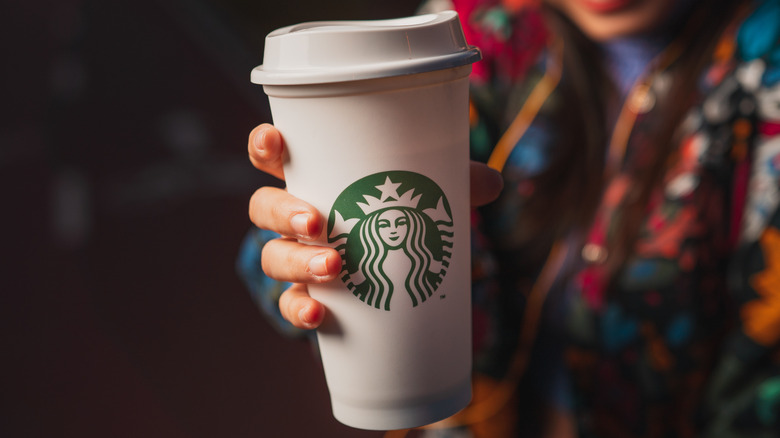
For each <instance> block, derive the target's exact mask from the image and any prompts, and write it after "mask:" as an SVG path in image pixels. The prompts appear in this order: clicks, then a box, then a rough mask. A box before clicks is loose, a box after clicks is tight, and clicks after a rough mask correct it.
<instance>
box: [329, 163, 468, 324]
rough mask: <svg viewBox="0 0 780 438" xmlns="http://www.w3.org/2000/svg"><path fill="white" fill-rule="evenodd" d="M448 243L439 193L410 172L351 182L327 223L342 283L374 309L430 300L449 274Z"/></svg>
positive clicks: (446, 212) (445, 208) (449, 226)
mask: <svg viewBox="0 0 780 438" xmlns="http://www.w3.org/2000/svg"><path fill="white" fill-rule="evenodd" d="M453 237H454V233H453V223H452V213H451V211H450V206H449V203H448V202H447V198H446V197H445V196H444V192H442V190H441V188H439V186H438V185H436V183H434V182H433V181H432V180H431V179H429V178H427V177H425V176H423V175H420V174H418V173H414V172H406V171H392V172H381V173H376V174H373V175H369V176H367V177H365V178H362V179H360V180H358V181H356V182H354V183H353V184H351V185H350V186H349V187H347V188H346V189H345V190H344V191H343V192H342V193H341V195H339V197H338V198H337V199H336V202H335V203H334V204H333V208H332V210H331V212H330V217H329V219H328V241H329V242H330V243H332V244H335V245H336V249H337V250H338V251H339V253H340V254H341V258H342V260H343V265H342V271H341V274H340V277H341V280H342V281H343V282H344V284H346V285H347V287H348V288H349V289H350V290H351V291H352V293H353V294H354V295H355V296H356V297H358V298H359V299H360V300H361V301H363V302H364V303H366V304H367V305H369V306H372V307H375V308H377V309H384V310H390V309H391V308H393V309H396V310H397V309H400V308H412V307H416V306H418V305H420V303H423V302H425V301H426V300H428V299H429V298H430V297H431V296H432V295H433V293H434V292H435V291H436V289H437V288H438V286H439V284H441V282H442V279H443V278H444V276H445V275H446V273H447V268H448V267H449V261H450V257H451V256H452V242H453Z"/></svg>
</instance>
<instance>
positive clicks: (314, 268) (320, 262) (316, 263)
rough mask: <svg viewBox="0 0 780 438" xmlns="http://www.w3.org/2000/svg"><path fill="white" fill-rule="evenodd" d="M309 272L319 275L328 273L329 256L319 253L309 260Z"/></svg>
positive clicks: (322, 275)
mask: <svg viewBox="0 0 780 438" xmlns="http://www.w3.org/2000/svg"><path fill="white" fill-rule="evenodd" d="M309 272H311V274H312V275H316V276H318V277H324V276H326V275H328V256H327V255H325V254H319V255H316V256H314V257H312V258H311V260H309Z"/></svg>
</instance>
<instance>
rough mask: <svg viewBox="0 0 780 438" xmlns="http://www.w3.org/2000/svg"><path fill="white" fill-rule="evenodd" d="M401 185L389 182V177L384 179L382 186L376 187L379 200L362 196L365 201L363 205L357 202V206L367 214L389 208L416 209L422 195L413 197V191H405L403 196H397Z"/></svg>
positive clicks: (369, 196)
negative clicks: (379, 193) (378, 192)
mask: <svg viewBox="0 0 780 438" xmlns="http://www.w3.org/2000/svg"><path fill="white" fill-rule="evenodd" d="M400 186H401V183H394V182H393V181H391V180H390V177H389V176H388V177H386V178H385V182H384V184H381V185H378V186H376V188H377V189H378V190H379V191H380V192H381V193H382V194H381V195H379V198H376V197H374V196H371V195H363V198H364V199H365V200H366V202H365V203H362V202H357V206H358V207H360V209H361V210H363V213H365V214H369V213H373V212H375V211H377V210H381V209H383V208H391V207H410V208H417V204H418V203H419V202H420V197H421V196H422V195H417V196H415V197H412V196H413V195H414V189H411V190H408V191H406V192H405V193H404V194H403V195H400V196H399V195H398V187H400Z"/></svg>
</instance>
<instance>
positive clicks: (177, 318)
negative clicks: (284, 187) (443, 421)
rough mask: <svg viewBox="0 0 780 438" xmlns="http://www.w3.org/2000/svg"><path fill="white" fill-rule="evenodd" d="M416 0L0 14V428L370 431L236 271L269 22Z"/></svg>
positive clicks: (79, 3)
mask: <svg viewBox="0 0 780 438" xmlns="http://www.w3.org/2000/svg"><path fill="white" fill-rule="evenodd" d="M418 2H419V0H395V1H392V2H370V1H365V0H351V1H330V2H321V1H310V0H309V1H304V0H278V1H274V2H271V1H247V0H225V1H219V0H192V1H187V0H134V1H130V0H113V1H84V0H57V1H55V0H47V1H30V2H23V1H16V2H3V5H2V6H0V16H2V17H4V18H3V25H2V26H0V48H2V51H1V52H0V53H2V54H3V62H2V65H3V66H2V68H1V69H0V71H1V73H0V75H2V76H1V79H0V90H2V98H1V99H0V101H1V102H2V106H0V108H2V118H0V195H2V197H1V198H0V202H1V203H0V211H2V215H1V217H2V222H1V223H2V236H3V237H2V241H0V245H2V257H3V262H2V264H1V265H0V266H2V271H0V272H2V280H1V281H0V290H2V294H0V300H1V301H0V309H1V310H0V312H2V313H1V314H0V354H1V355H2V356H0V357H2V367H0V371H2V386H1V387H0V393H2V395H1V396H0V400H2V406H0V409H1V410H0V412H1V413H0V436H2V437H82V438H85V437H86V438H90V437H166V438H179V437H309V436H325V437H353V436H354V437H358V436H369V437H370V436H381V434H380V433H369V432H363V431H358V430H355V429H350V428H348V427H345V426H342V425H340V424H339V423H337V422H336V421H335V420H333V419H332V417H331V413H330V403H329V400H328V396H327V389H326V387H325V382H324V377H323V375H322V371H321V369H320V367H319V363H318V360H317V359H316V356H315V355H314V354H312V350H311V348H310V347H309V346H308V345H307V344H306V343H305V342H303V341H291V340H289V339H285V338H283V337H282V336H281V335H279V334H277V333H276V332H275V331H274V329H273V328H272V326H271V325H270V324H269V323H268V322H267V321H266V320H265V319H264V318H263V317H262V315H261V313H260V311H259V310H258V309H257V307H256V306H255V304H254V303H253V302H252V300H251V298H250V296H249V294H248V292H247V290H246V289H245V288H244V286H243V284H242V283H241V281H240V279H239V278H238V276H237V274H236V273H235V260H236V255H237V252H238V248H239V245H240V243H241V240H242V238H243V236H244V234H245V233H246V231H247V230H248V227H249V226H250V223H249V220H248V217H247V213H246V211H247V202H248V199H249V197H250V195H251V194H252V192H253V191H254V190H255V189H256V188H257V187H259V186H261V185H264V184H278V182H277V181H274V180H272V179H270V178H269V177H266V176H264V175H262V174H260V172H258V171H256V170H254V169H253V168H252V166H251V165H250V164H249V162H248V160H247V159H246V139H247V135H248V133H249V131H250V130H251V129H252V128H253V127H254V126H256V125H257V124H260V123H262V122H267V121H271V117H270V114H269V110H268V107H267V100H266V98H265V96H264V94H263V93H262V89H261V87H259V86H256V85H253V84H251V83H250V82H249V72H250V70H251V69H252V68H253V67H254V66H256V65H257V64H260V63H261V61H262V50H263V38H264V36H265V35H266V34H267V33H268V32H270V31H271V30H273V29H275V28H278V27H281V26H284V25H288V24H294V23H298V22H303V21H310V20H326V19H374V18H392V17H400V16H406V15H411V14H412V13H413V12H414V10H415V9H416V7H417V5H418Z"/></svg>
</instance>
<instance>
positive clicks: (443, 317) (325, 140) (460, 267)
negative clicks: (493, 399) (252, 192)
mask: <svg viewBox="0 0 780 438" xmlns="http://www.w3.org/2000/svg"><path fill="white" fill-rule="evenodd" d="M470 71H471V66H470V65H465V66H460V67H456V68H450V69H445V70H438V71H432V72H426V73H419V74H412V75H404V76H395V77H388V78H379V79H370V80H360V81H352V82H342V83H331V84H310V85H301V86H271V85H265V86H264V90H265V92H266V94H267V95H268V96H269V102H270V105H271V110H272V114H273V119H274V124H275V125H276V127H277V128H278V129H279V130H280V132H281V133H282V136H283V137H284V141H285V145H286V148H285V156H284V172H285V178H286V182H287V190H288V191H289V192H290V193H291V194H292V195H295V196H296V197H298V198H300V199H303V200H305V201H307V202H309V203H310V204H312V205H313V206H314V207H315V208H317V209H318V210H319V211H320V213H321V214H322V215H323V217H327V218H328V227H327V230H326V231H325V232H324V233H323V235H322V236H321V238H320V240H319V241H317V242H314V244H316V245H329V246H332V247H335V248H337V249H338V250H339V252H340V254H341V255H342V259H343V271H342V273H341V275H340V278H339V279H337V280H335V281H332V282H329V283H326V284H319V285H310V286H309V291H310V293H311V295H312V297H314V298H315V299H317V300H318V301H320V302H321V303H323V304H324V305H325V307H326V309H327V317H326V320H325V322H324V323H323V325H322V327H321V328H320V329H318V333H317V336H318V341H319V348H320V352H321V356H322V361H323V367H324V371H325V376H326V380H327V384H328V388H329V391H330V395H331V401H332V407H333V414H334V416H335V417H336V419H338V420H339V421H341V422H342V423H344V424H346V425H349V426H353V427H357V428H362V429H374V430H387V429H401V428H410V427H417V426H421V425H424V424H429V423H432V422H435V421H438V420H441V419H444V418H446V417H448V416H450V415H452V414H454V413H456V412H457V411H459V410H460V409H462V408H463V407H465V406H466V404H468V402H469V400H470V398H471V385H470V376H471V365H472V364H471V292H470V290H471V279H470V272H471V265H470V225H469V222H470V216H469V214H470V213H469V211H470V210H469V157H468V135H469V133H468V126H469V125H468V82H467V76H468V74H469V72H470ZM371 218H373V219H371ZM372 220H373V222H372V223H369V222H371V221H372ZM383 233H384V237H383ZM393 233H394V234H393Z"/></svg>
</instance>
